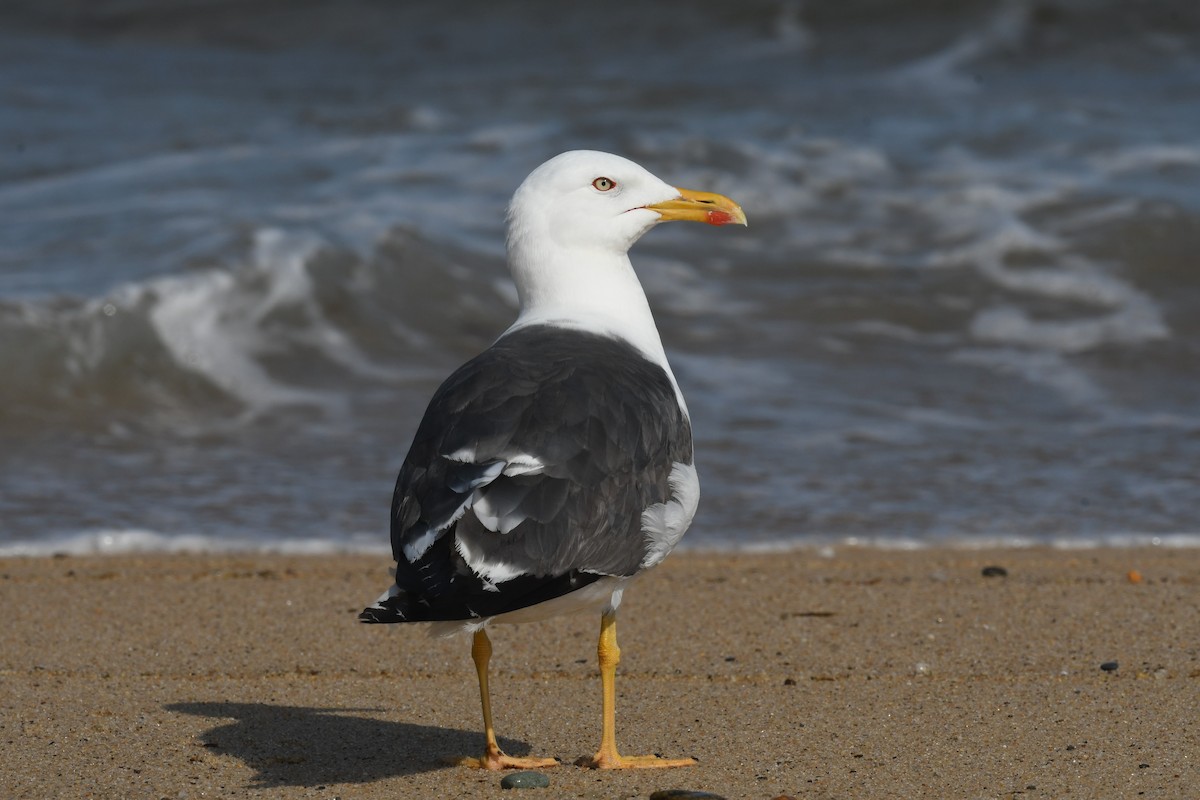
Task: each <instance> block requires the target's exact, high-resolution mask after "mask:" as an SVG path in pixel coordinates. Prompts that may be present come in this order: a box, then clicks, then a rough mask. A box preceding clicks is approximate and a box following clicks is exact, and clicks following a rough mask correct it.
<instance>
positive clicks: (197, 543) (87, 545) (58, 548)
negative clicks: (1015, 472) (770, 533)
mask: <svg viewBox="0 0 1200 800" xmlns="http://www.w3.org/2000/svg"><path fill="white" fill-rule="evenodd" d="M934 547H947V548H951V549H954V550H992V549H998V550H1003V549H1028V548H1031V547H1050V548H1054V549H1056V550H1090V549H1096V548H1104V547H1117V548H1131V547H1162V548H1169V549H1196V548H1200V533H1137V532H1128V533H1108V534H1099V535H1093V536H1087V535H1084V536H1079V535H1054V534H1047V535H1044V536H1030V535H1027V534H1016V533H1014V534H1009V535H998V536H996V535H993V536H976V535H972V536H963V537H954V536H943V537H937V538H914V537H903V536H899V537H897V536H832V535H820V534H814V535H810V536H805V537H803V538H796V537H790V536H789V537H787V538H782V539H775V540H764V541H754V542H748V543H747V542H737V541H734V540H726V541H712V540H710V539H705V538H702V537H697V536H695V535H692V536H691V537H688V536H685V537H684V538H683V540H682V541H681V542H680V544H679V546H678V548H677V549H678V551H679V552H690V553H755V554H758V553H792V552H805V551H812V550H817V551H819V552H820V551H824V553H825V554H826V555H828V556H830V557H835V556H836V553H837V550H838V549H841V548H862V549H869V550H909V551H913V550H927V549H930V548H934ZM139 553H166V554H198V555H202V554H217V553H265V554H281V555H313V556H316V555H347V554H356V555H357V554H361V555H376V556H382V557H386V556H390V555H391V547H390V546H389V545H388V543H387V542H386V541H385V540H384V539H383V537H380V536H376V535H366V534H359V535H347V536H344V537H338V538H326V539H317V538H309V539H287V538H279V539H249V538H236V539H235V538H224V537H215V536H205V535H201V534H186V533H160V532H155V531H148V530H130V529H123V530H97V531H90V532H85V533H76V534H70V535H64V536H58V537H51V538H47V539H39V540H37V541H21V542H4V543H0V558H14V557H46V556H52V555H58V554H63V555H72V556H97V555H132V554H139Z"/></svg>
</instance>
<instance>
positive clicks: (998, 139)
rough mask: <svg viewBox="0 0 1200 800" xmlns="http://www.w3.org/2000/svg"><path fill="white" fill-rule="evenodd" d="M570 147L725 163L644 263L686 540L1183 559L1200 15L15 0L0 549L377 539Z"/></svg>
mask: <svg viewBox="0 0 1200 800" xmlns="http://www.w3.org/2000/svg"><path fill="white" fill-rule="evenodd" d="M575 148H596V149H603V150H611V151H614V152H618V153H621V154H624V155H626V156H629V157H631V158H633V159H635V160H637V161H639V162H641V163H642V164H644V165H645V166H647V167H648V168H650V169H651V170H652V171H654V172H655V173H657V174H658V175H660V176H661V177H663V178H664V179H666V180H668V181H671V182H674V183H676V184H678V185H681V186H687V187H691V188H700V189H708V190H714V191H721V192H724V193H726V194H729V195H731V196H732V197H734V198H736V199H737V200H739V201H740V202H741V203H742V204H743V206H744V208H745V209H746V212H747V214H748V216H749V219H750V227H749V228H748V229H745V230H742V229H738V230H727V229H720V230H718V229H709V228H704V227H701V226H664V227H663V228H660V229H658V230H655V231H653V232H651V233H650V234H649V235H648V236H647V237H646V238H645V239H643V240H642V242H641V243H639V245H638V246H637V247H636V248H635V250H634V252H633V257H634V263H635V265H636V266H637V267H638V270H639V273H640V275H641V276H642V280H643V283H644V285H645V286H646V289H647V292H648V294H649V296H650V299H651V303H652V305H653V306H654V308H655V311H656V315H657V319H658V322H659V326H660V329H661V330H662V334H663V339H664V342H665V344H666V347H667V350H668V353H669V355H670V356H671V359H672V362H673V364H674V366H675V371H676V374H677V376H678V378H679V381H680V383H681V385H682V387H683V390H684V392H685V393H686V394H687V397H688V401H689V406H690V409H691V412H692V416H693V424H694V428H695V433H696V440H697V441H696V446H697V459H698V467H699V470H700V474H701V481H702V485H703V492H704V494H703V498H702V500H701V506H700V512H699V515H698V517H697V520H696V523H695V525H694V527H693V529H692V531H691V532H690V533H689V534H688V537H687V538H686V539H685V543H686V544H688V545H690V546H693V547H739V548H788V547H797V546H806V545H818V544H821V545H823V544H829V543H838V542H855V543H862V544H873V545H878V546H885V547H886V546H895V547H907V546H921V545H924V544H932V543H952V544H956V545H963V546H972V545H985V544H986V545H994V544H1011V545H1019V544H1025V543H1031V542H1049V543H1054V544H1059V545H1063V546H1093V545H1097V544H1103V543H1114V544H1127V543H1137V542H1155V543H1162V544H1164V545H1192V546H1194V545H1197V544H1200V255H1198V253H1200V7H1197V6H1196V5H1195V4H1193V3H1188V2H1177V3H1166V2H1158V3H1155V2H1146V3H1127V2H1120V1H1119V0H1111V1H1110V2H1104V1H1102V0H1096V1H1094V2H1092V1H1088V0H1038V1H1037V2H1023V1H1018V0H1013V1H1011V2H1004V1H1002V0H1001V1H998V2H981V1H977V2H956V3H948V2H939V1H936V0H918V1H917V2H912V3H901V4H897V3H883V2H875V1H873V0H851V1H850V2H845V3H817V2H809V3H800V2H749V1H748V2H740V3H727V2H705V1H704V0H699V1H698V2H692V3H687V4H680V3H655V4H650V3H641V4H633V3H630V4H574V5H571V4H562V3H551V2H540V1H539V2H523V3H521V2H518V3H508V4H492V3H485V2H452V3H438V4H400V3H385V2H367V1H366V0H359V1H358V2H348V3H307V4H296V3H290V2H254V3H251V2H238V1H237V0H207V1H201V0H198V1H197V2H192V3H188V4H179V3H170V2H166V0H162V2H155V1H154V0H101V1H99V2H93V3H88V4H81V3H74V2H66V0H61V1H60V2H50V3H34V2H32V1H31V0H14V2H9V3H6V4H4V5H3V6H2V7H0V220H3V222H2V224H0V554H20V553H48V552H57V551H70V552H97V551H99V552H108V551H128V550H204V549H230V548H266V549H281V550H293V551H313V552H325V551H330V550H368V551H378V552H385V551H386V550H387V547H388V545H387V517H388V504H389V501H390V494H391V490H392V484H393V481H394V477H395V473H396V471H397V469H398V468H399V465H400V463H401V461H402V459H403V457H404V454H405V451H406V449H407V445H408V442H409V440H410V438H411V436H412V433H413V431H414V430H415V427H416V425H417V423H418V421H419V418H420V415H421V413H422V411H423V409H424V406H425V403H426V401H427V400H428V397H429V395H430V394H431V393H432V391H433V389H434V388H435V387H436V386H437V384H438V383H439V381H440V380H441V379H442V378H443V377H444V376H445V375H446V374H447V373H448V372H449V371H450V370H451V369H453V368H454V367H455V366H457V364H459V363H460V362H461V361H463V360H465V359H466V358H468V357H470V356H471V355H473V354H474V353H475V352H477V351H478V350H479V349H481V348H483V347H485V346H486V345H487V344H488V343H489V342H490V341H491V340H492V339H494V338H495V336H496V335H497V334H499V333H500V332H501V331H502V330H503V329H504V328H505V327H506V326H507V324H508V323H509V322H510V321H511V319H512V318H513V316H514V314H515V310H516V298H515V293H514V291H513V289H512V288H511V286H510V285H509V283H508V281H507V273H506V269H505V266H504V258H503V247H502V241H503V220H504V211H505V204H506V202H507V200H508V197H509V196H510V194H511V192H512V191H513V189H514V188H515V187H516V186H517V184H518V183H519V182H520V181H521V179H522V178H523V177H524V175H525V174H526V173H527V172H528V171H529V170H530V169H532V168H533V167H534V166H536V165H537V164H539V163H540V162H541V161H543V160H545V159H546V158H548V157H549V156H552V155H554V154H556V153H558V152H561V151H563V150H568V149H575Z"/></svg>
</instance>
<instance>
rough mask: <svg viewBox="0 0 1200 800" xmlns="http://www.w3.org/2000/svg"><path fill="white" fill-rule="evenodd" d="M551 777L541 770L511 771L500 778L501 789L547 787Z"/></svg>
mask: <svg viewBox="0 0 1200 800" xmlns="http://www.w3.org/2000/svg"><path fill="white" fill-rule="evenodd" d="M549 785H550V779H549V778H547V777H546V776H545V775H543V774H542V773H540V772H510V773H509V774H507V775H505V776H504V777H503V778H501V779H500V788H501V789H545V788H546V787H547V786H549Z"/></svg>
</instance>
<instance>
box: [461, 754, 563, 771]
mask: <svg viewBox="0 0 1200 800" xmlns="http://www.w3.org/2000/svg"><path fill="white" fill-rule="evenodd" d="M452 762H453V763H454V764H456V765H457V766H460V767H471V768H472V769H491V770H501V769H545V768H546V767H556V766H558V759H556V758H520V757H517V756H510V755H505V754H504V753H502V752H500V751H499V750H497V751H495V752H494V753H493V752H490V751H489V752H487V753H484V754H483V755H482V756H481V757H479V758H472V757H470V756H466V757H463V758H455V759H452Z"/></svg>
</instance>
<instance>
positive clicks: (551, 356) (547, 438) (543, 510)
mask: <svg viewBox="0 0 1200 800" xmlns="http://www.w3.org/2000/svg"><path fill="white" fill-rule="evenodd" d="M691 462H692V441H691V428H690V425H689V422H688V419H687V416H686V415H685V414H684V413H683V411H682V409H680V407H679V403H678V401H677V399H676V396H675V391H674V388H673V387H672V385H671V382H670V380H669V379H668V377H667V375H666V373H665V371H664V370H663V369H662V368H661V367H660V366H658V365H657V364H654V363H653V362H651V361H648V360H647V359H645V358H644V357H643V356H642V355H641V354H640V353H639V352H638V351H637V350H636V349H635V348H633V347H632V346H631V345H629V344H628V343H625V342H623V341H620V340H617V339H613V338H608V337H603V336H598V335H594V334H587V333H582V332H577V331H565V330H561V329H557V328H552V327H548V326H536V327H530V328H525V329H522V330H520V331H517V332H515V333H512V334H509V335H507V336H505V337H503V338H502V339H501V340H500V341H498V342H497V343H496V344H495V345H493V346H492V347H491V348H490V349H488V350H487V351H485V352H484V353H482V354H481V355H479V356H477V357H476V358H474V359H472V360H471V361H470V362H468V363H467V364H465V365H463V366H462V367H461V368H459V369H458V370H457V371H456V372H455V373H454V374H453V375H451V376H450V377H449V378H448V379H447V380H446V382H445V383H444V384H442V386H441V388H440V389H439V390H438V391H437V393H436V394H435V395H434V397H433V400H432V401H431V402H430V405H429V409H428V410H427V411H426V414H425V417H424V419H423V421H422V422H421V425H420V427H419V428H418V430H417V434H416V437H415V439H414V441H413V444H412V447H411V449H410V451H409V454H408V457H407V459H406V460H405V462H404V466H403V467H402V468H401V470H400V475H399V477H398V479H397V482H396V491H395V495H394V497H393V501H392V550H393V554H394V555H395V558H396V562H397V567H396V587H395V588H394V590H393V591H394V593H395V596H394V597H393V598H390V600H391V603H390V605H391V606H392V607H393V609H394V611H395V613H396V614H398V615H400V616H401V617H402V618H403V619H405V620H412V619H466V618H470V617H476V616H493V615H495V614H499V613H503V612H505V611H511V610H515V609H517V608H523V607H525V606H528V605H532V604H534V603H539V602H542V601H544V600H547V599H550V598H552V597H556V596H559V595H561V594H565V593H567V592H570V591H573V590H574V589H576V588H579V587H580V586H582V585H585V584H587V583H590V582H591V581H593V580H596V579H597V578H599V577H600V576H603V575H617V576H628V575H633V574H635V573H636V572H638V571H639V570H640V569H641V568H642V564H643V562H644V561H645V560H646V557H647V553H648V548H649V545H648V543H647V537H646V533H645V531H644V530H643V527H642V525H643V522H642V515H643V512H645V511H646V509H647V508H649V507H651V506H653V505H654V504H656V503H657V504H661V503H666V502H667V501H668V500H669V499H670V498H671V492H672V488H671V486H670V483H669V478H670V476H671V471H672V468H673V467H674V465H675V464H677V463H683V464H691ZM370 610H371V609H368V611H370ZM365 613H366V612H364V614H365ZM371 621H389V620H384V619H380V620H371Z"/></svg>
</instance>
